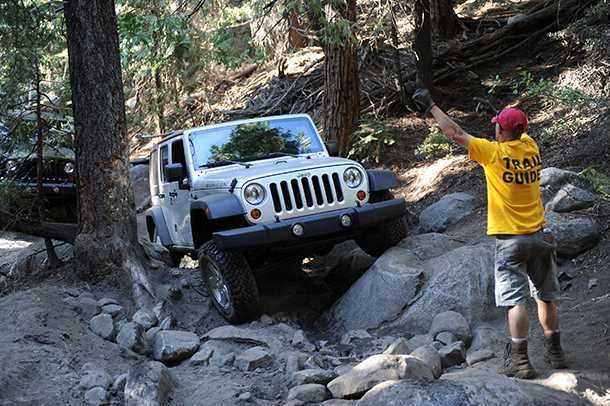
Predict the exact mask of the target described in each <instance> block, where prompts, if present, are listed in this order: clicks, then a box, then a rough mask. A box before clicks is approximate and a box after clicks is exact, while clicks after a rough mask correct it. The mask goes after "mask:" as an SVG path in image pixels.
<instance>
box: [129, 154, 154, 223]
mask: <svg viewBox="0 0 610 406" xmlns="http://www.w3.org/2000/svg"><path fill="white" fill-rule="evenodd" d="M148 168H149V167H148V165H135V166H132V167H131V168H129V177H130V178H131V184H132V185H133V195H134V198H135V202H136V211H137V212H138V213H139V212H141V211H143V210H144V209H146V208H148V207H149V206H150V184H149V174H148Z"/></svg>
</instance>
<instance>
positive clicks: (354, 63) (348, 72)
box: [322, 0, 360, 156]
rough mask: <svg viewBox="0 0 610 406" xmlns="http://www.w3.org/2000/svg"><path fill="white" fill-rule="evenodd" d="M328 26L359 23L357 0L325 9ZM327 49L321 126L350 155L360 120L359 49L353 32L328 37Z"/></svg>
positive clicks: (340, 150)
mask: <svg viewBox="0 0 610 406" xmlns="http://www.w3.org/2000/svg"><path fill="white" fill-rule="evenodd" d="M326 20H327V21H326V24H327V26H330V25H332V24H336V23H338V22H339V21H340V20H343V21H347V22H349V23H352V24H353V23H355V21H356V0H347V2H346V3H345V4H344V5H343V7H341V8H336V9H335V8H333V7H332V6H331V5H330V4H329V5H327V7H326ZM322 49H323V50H324V58H325V68H324V102H323V106H324V107H323V113H322V127H323V129H324V137H325V138H326V139H327V140H336V141H337V142H338V145H339V154H340V155H341V156H345V155H347V152H348V150H349V142H350V138H351V136H352V133H353V132H354V131H355V130H356V128H357V126H358V120H359V119H360V79H359V74H358V49H357V44H356V39H355V36H354V35H353V32H352V33H351V34H350V35H349V36H348V37H347V38H326V39H324V40H323V41H322Z"/></svg>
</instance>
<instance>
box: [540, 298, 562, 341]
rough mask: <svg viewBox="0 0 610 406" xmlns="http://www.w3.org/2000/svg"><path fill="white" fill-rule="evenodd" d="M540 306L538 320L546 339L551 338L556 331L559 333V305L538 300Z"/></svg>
mask: <svg viewBox="0 0 610 406" xmlns="http://www.w3.org/2000/svg"><path fill="white" fill-rule="evenodd" d="M536 305H537V306H538V320H540V325H541V326H542V330H543V331H544V336H545V337H550V336H551V334H553V333H554V332H556V331H559V314H558V313H557V305H556V304H555V302H552V301H545V300H541V299H536Z"/></svg>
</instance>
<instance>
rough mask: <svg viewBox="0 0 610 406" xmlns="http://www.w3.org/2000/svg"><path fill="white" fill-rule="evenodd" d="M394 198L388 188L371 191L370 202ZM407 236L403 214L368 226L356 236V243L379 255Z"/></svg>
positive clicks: (365, 250) (371, 253) (376, 255)
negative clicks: (373, 225)
mask: <svg viewBox="0 0 610 406" xmlns="http://www.w3.org/2000/svg"><path fill="white" fill-rule="evenodd" d="M392 199H394V195H393V194H392V192H390V191H389V190H383V191H380V192H373V193H371V198H370V199H369V202H370V203H378V202H383V201H386V200H392ZM406 236H407V221H406V219H405V216H400V217H397V218H395V219H391V220H388V221H385V222H383V223H381V224H379V225H378V226H375V227H372V228H369V229H367V230H365V231H364V233H363V234H362V235H360V236H358V237H356V243H357V244H358V246H359V247H360V248H362V250H363V251H364V252H366V253H367V254H369V255H370V256H372V257H379V256H381V254H383V253H384V252H385V251H386V250H388V249H389V248H391V247H393V246H395V245H396V244H398V243H399V242H401V241H402V240H403V239H404V238H405V237H406Z"/></svg>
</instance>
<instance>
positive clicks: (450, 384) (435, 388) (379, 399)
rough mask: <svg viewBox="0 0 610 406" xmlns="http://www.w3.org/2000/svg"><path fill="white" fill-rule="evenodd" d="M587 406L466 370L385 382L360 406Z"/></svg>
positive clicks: (521, 383)
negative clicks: (436, 377)
mask: <svg viewBox="0 0 610 406" xmlns="http://www.w3.org/2000/svg"><path fill="white" fill-rule="evenodd" d="M403 404H404V405H406V404H408V405H410V406H428V405H438V406H453V405H460V406H471V405H472V406H475V405H476V406H483V405H484V406H538V405H553V406H568V405H570V406H572V405H574V406H584V405H587V404H589V403H588V402H587V401H585V400H583V399H580V398H579V397H577V396H576V395H574V394H572V393H568V392H564V391H561V390H557V389H553V388H551V387H548V386H544V385H541V384H540V383H538V382H528V381H522V380H518V379H510V378H507V377H505V376H503V375H498V374H495V373H492V372H489V371H477V370H470V369H468V370H465V371H460V372H453V373H448V374H445V375H443V376H442V377H441V378H440V379H439V380H436V381H433V382H422V381H416V380H412V379H408V380H402V381H398V382H396V381H394V382H392V381H390V382H384V383H381V384H379V385H377V386H375V387H374V388H373V389H371V390H370V391H369V392H367V393H366V394H365V395H364V396H363V397H362V399H361V400H360V401H359V402H358V406H378V405H403Z"/></svg>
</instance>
